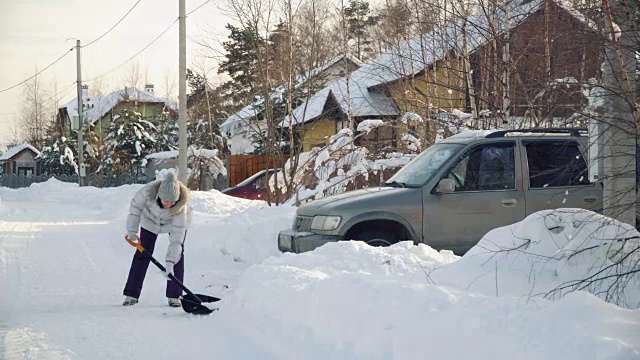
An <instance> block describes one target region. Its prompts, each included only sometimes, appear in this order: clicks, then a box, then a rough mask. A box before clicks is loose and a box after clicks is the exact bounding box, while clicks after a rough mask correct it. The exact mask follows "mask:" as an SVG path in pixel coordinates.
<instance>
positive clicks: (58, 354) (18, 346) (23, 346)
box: [3, 328, 73, 360]
mask: <svg viewBox="0 0 640 360" xmlns="http://www.w3.org/2000/svg"><path fill="white" fill-rule="evenodd" d="M3 337H4V341H3V345H4V352H3V355H4V356H3V359H5V360H26V359H47V360H68V359H71V358H72V355H73V352H71V351H70V350H58V349H55V348H53V347H51V346H50V345H49V344H48V343H47V341H46V336H45V335H44V334H43V333H39V332H36V331H33V330H31V329H29V328H24V329H15V330H10V331H8V332H7V333H6V334H4V336H3Z"/></svg>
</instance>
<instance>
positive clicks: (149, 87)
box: [144, 84, 154, 95]
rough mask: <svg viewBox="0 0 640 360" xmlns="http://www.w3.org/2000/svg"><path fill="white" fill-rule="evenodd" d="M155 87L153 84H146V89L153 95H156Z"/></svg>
mask: <svg viewBox="0 0 640 360" xmlns="http://www.w3.org/2000/svg"><path fill="white" fill-rule="evenodd" d="M153 88H154V86H153V84H146V85H145V86H144V91H146V92H148V93H149V94H151V95H154V93H153Z"/></svg>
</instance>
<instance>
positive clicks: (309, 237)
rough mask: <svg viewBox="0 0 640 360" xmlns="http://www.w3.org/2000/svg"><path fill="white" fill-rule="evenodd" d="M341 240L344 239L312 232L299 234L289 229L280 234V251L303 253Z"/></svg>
mask: <svg viewBox="0 0 640 360" xmlns="http://www.w3.org/2000/svg"><path fill="white" fill-rule="evenodd" d="M340 240H342V238H340V237H339V236H336V235H319V234H314V233H311V232H297V231H295V230H292V229H288V230H283V231H281V232H280V233H279V234H278V250H280V251H282V252H293V253H303V252H306V251H311V250H313V249H315V248H317V247H320V246H322V245H324V244H326V243H328V242H336V241H340Z"/></svg>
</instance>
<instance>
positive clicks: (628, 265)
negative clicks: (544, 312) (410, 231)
mask: <svg viewBox="0 0 640 360" xmlns="http://www.w3.org/2000/svg"><path fill="white" fill-rule="evenodd" d="M639 248H640V234H639V233H638V232H637V231H636V230H635V229H634V228H633V227H632V226H630V225H628V224H623V223H620V222H618V221H616V220H613V219H611V218H608V217H605V216H602V215H599V214H596V213H594V212H591V211H587V210H581V209H558V210H548V211H541V212H538V213H535V214H533V215H531V216H529V217H527V218H526V219H525V220H523V221H522V222H519V223H516V224H514V225H511V226H507V227H503V228H499V229H495V230H493V231H491V232H489V233H487V234H486V235H485V236H484V238H483V239H482V240H481V241H480V242H479V243H478V245H476V246H475V247H473V248H472V249H471V250H470V251H469V252H468V253H467V254H465V256H464V257H463V258H462V259H461V260H460V261H458V262H456V263H455V264H452V265H451V266H450V267H449V268H447V269H446V270H442V271H443V274H442V275H441V277H440V280H441V281H442V283H444V284H448V285H450V286H456V287H463V288H468V289H469V290H471V291H477V292H481V293H484V294H499V295H507V296H518V297H523V298H525V299H527V300H528V299H530V298H534V297H546V298H551V299H557V298H560V297H561V296H562V295H564V294H566V293H567V292H569V291H573V290H584V291H589V292H591V293H593V294H596V295H597V296H599V297H601V298H602V299H604V300H607V301H610V302H613V303H616V304H618V305H620V306H624V307H630V308H638V307H640V274H635V275H632V276H630V277H627V278H623V279H618V278H617V277H615V276H613V275H614V274H616V273H617V274H620V273H625V272H627V271H629V270H631V269H632V268H633V267H634V266H635V268H636V269H637V267H638V262H639V261H640V251H639V250H638V249H639ZM634 250H635V251H634ZM618 263H619V264H618ZM616 264H618V265H616ZM434 277H439V275H438V274H434ZM589 278H591V279H592V280H593V282H592V283H588V282H581V281H580V280H582V279H589ZM616 280H619V282H618V283H616ZM616 284H617V286H616ZM623 286H624V289H623Z"/></svg>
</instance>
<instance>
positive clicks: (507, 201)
mask: <svg viewBox="0 0 640 360" xmlns="http://www.w3.org/2000/svg"><path fill="white" fill-rule="evenodd" d="M516 205H518V200H516V199H502V206H504V207H516Z"/></svg>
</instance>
